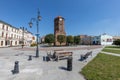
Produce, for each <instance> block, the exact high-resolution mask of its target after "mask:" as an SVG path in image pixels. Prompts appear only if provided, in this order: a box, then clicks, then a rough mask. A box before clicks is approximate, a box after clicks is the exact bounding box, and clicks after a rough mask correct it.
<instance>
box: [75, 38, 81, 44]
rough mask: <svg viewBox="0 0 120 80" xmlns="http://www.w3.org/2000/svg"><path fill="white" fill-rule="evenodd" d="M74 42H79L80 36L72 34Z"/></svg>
mask: <svg viewBox="0 0 120 80" xmlns="http://www.w3.org/2000/svg"><path fill="white" fill-rule="evenodd" d="M74 43H75V44H80V36H74Z"/></svg>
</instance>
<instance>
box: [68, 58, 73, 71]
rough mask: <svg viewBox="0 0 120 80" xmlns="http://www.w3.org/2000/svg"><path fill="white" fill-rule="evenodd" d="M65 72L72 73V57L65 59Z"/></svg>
mask: <svg viewBox="0 0 120 80" xmlns="http://www.w3.org/2000/svg"><path fill="white" fill-rule="evenodd" d="M67 70H68V71H72V57H69V58H68V59H67Z"/></svg>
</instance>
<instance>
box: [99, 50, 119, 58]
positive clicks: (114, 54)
mask: <svg viewBox="0 0 120 80" xmlns="http://www.w3.org/2000/svg"><path fill="white" fill-rule="evenodd" d="M101 53H104V54H109V55H113V56H119V57H120V54H116V53H110V52H104V51H101Z"/></svg>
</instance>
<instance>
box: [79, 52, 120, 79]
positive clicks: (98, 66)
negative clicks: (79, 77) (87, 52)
mask: <svg viewBox="0 0 120 80" xmlns="http://www.w3.org/2000/svg"><path fill="white" fill-rule="evenodd" d="M81 73H82V74H83V75H84V76H85V78H86V80H120V57H116V56H112V55H107V54H103V53H100V54H98V55H97V57H96V58H94V59H93V60H92V61H91V62H90V63H88V64H87V65H86V66H85V67H84V68H83V69H82V71H81Z"/></svg>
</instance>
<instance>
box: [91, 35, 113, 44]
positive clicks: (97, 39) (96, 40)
mask: <svg viewBox="0 0 120 80" xmlns="http://www.w3.org/2000/svg"><path fill="white" fill-rule="evenodd" d="M92 42H93V44H94V45H112V44H113V37H112V36H110V35H107V34H102V35H100V36H94V37H93V39H92Z"/></svg>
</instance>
